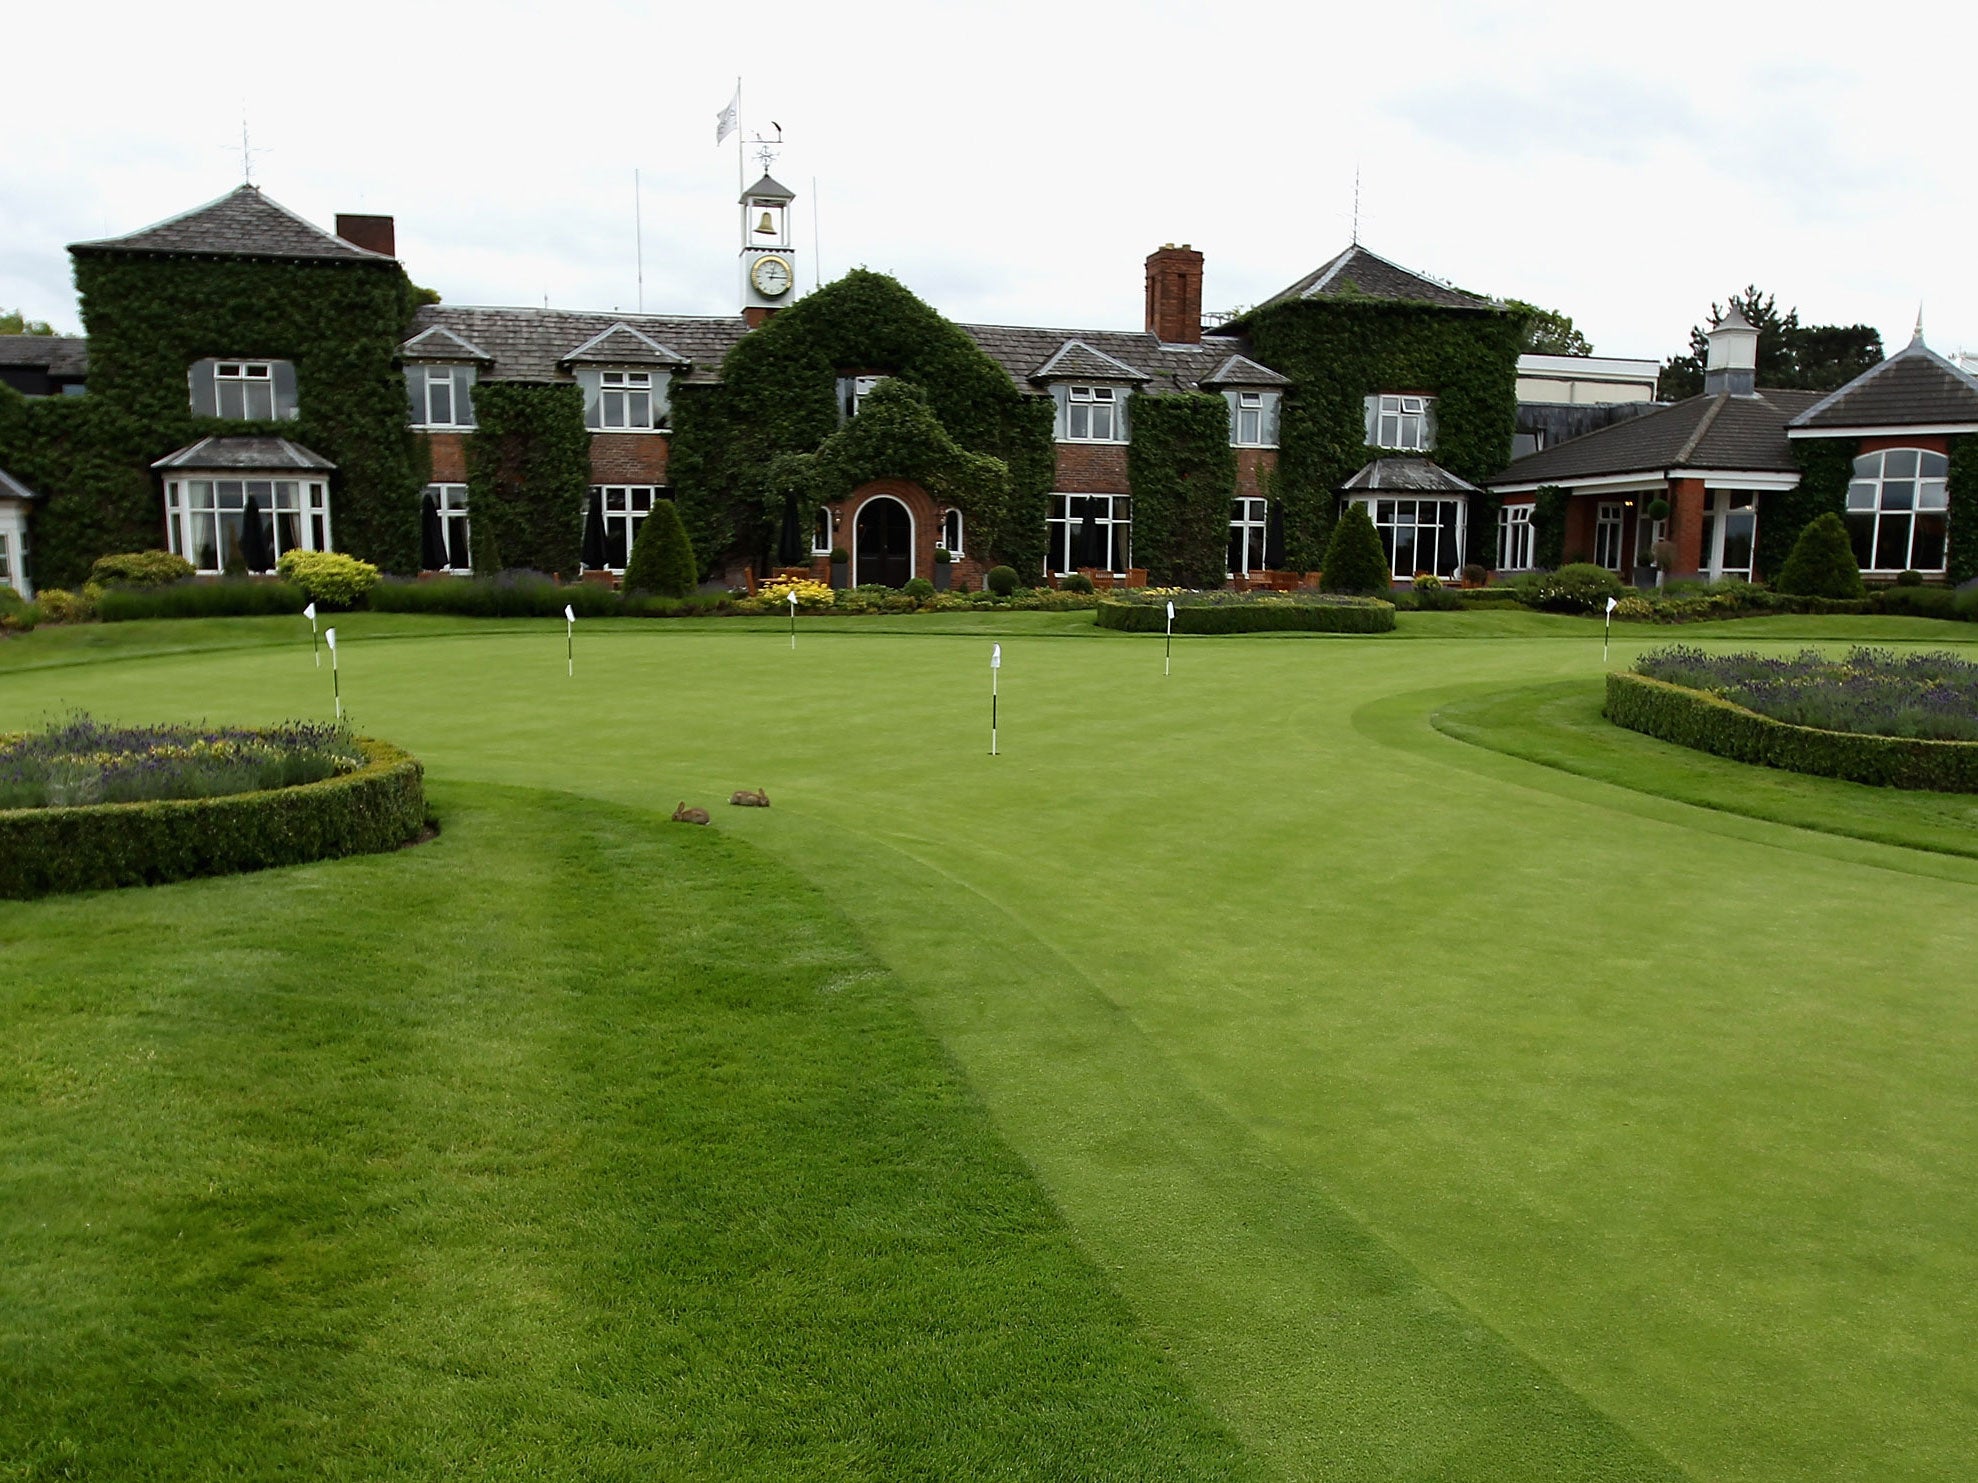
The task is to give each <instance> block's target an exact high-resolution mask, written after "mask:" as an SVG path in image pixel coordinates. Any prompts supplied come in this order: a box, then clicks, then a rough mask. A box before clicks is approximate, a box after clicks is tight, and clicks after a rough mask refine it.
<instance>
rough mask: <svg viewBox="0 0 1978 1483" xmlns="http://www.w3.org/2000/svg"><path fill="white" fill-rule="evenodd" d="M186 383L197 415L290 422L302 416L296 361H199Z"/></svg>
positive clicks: (236, 419) (244, 420)
mask: <svg viewBox="0 0 1978 1483" xmlns="http://www.w3.org/2000/svg"><path fill="white" fill-rule="evenodd" d="M186 381H187V383H188V385H189V387H190V389H191V393H192V410H193V413H194V414H195V415H196V416H200V417H225V418H227V419H228V420H230V421H235V422H287V421H291V420H293V419H294V418H295V417H297V416H298V415H300V407H299V406H298V404H297V401H296V394H295V362H294V361H288V360H223V359H210V360H196V361H194V362H193V363H192V368H191V369H190V370H189V371H188V372H187V373H186Z"/></svg>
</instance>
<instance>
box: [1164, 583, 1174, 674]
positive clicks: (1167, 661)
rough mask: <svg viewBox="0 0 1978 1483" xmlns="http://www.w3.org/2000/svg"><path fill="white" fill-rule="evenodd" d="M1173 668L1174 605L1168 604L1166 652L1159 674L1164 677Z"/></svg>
mask: <svg viewBox="0 0 1978 1483" xmlns="http://www.w3.org/2000/svg"><path fill="white" fill-rule="evenodd" d="M1173 666H1174V603H1173V602H1172V601H1170V602H1169V603H1168V652H1167V654H1166V655H1165V656H1164V657H1163V658H1162V660H1161V673H1162V674H1164V675H1166V674H1170V673H1172V671H1173Z"/></svg>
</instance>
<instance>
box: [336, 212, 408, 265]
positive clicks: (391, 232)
mask: <svg viewBox="0 0 1978 1483" xmlns="http://www.w3.org/2000/svg"><path fill="white" fill-rule="evenodd" d="M337 235H338V236H339V237H341V238H343V240H344V241H346V242H348V243H349V244H350V245H351V246H353V247H362V248H364V249H366V250H367V251H369V252H381V253H383V254H384V255H385V256H386V257H397V256H398V234H397V230H396V228H395V227H394V225H393V223H392V219H391V218H390V217H389V216H353V215H350V214H348V213H346V212H342V211H339V212H338V213H337Z"/></svg>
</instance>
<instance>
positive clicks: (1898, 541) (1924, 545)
mask: <svg viewBox="0 0 1978 1483" xmlns="http://www.w3.org/2000/svg"><path fill="white" fill-rule="evenodd" d="M1949 477H1950V460H1949V459H1947V458H1945V457H1944V455H1943V454H1941V453H1932V452H1931V451H1930V450H1928V449H1926V448H1885V449H1883V450H1882V451H1881V452H1879V453H1864V454H1862V455H1861V457H1859V458H1857V459H1856V460H1855V461H1854V478H1853V481H1852V482H1851V483H1849V485H1848V496H1847V526H1848V536H1849V538H1850V539H1851V540H1852V541H1853V542H1854V559H1855V561H1856V563H1857V564H1859V566H1860V567H1861V569H1862V570H1863V571H1864V572H1903V571H1917V572H1941V571H1943V570H1944V568H1945V555H1946V551H1947V547H1948V544H1949V543H1948V540H1947V535H1948V528H1949V520H1950V499H1949V495H1948V493H1947V486H1946V480H1948V478H1949Z"/></svg>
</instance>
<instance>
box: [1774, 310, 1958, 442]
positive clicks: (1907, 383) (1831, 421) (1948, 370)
mask: <svg viewBox="0 0 1978 1483" xmlns="http://www.w3.org/2000/svg"><path fill="white" fill-rule="evenodd" d="M1851 427H1888V428H1898V427H1956V428H1964V427H1971V428H1978V379H1974V378H1973V377H1971V376H1970V375H1969V374H1967V373H1966V372H1964V371H1960V370H1959V369H1958V368H1957V367H1956V366H1954V365H1952V364H1951V363H1950V362H1949V361H1947V360H1945V359H1944V358H1943V357H1942V356H1941V355H1939V354H1937V352H1936V351H1934V350H1932V349H1931V348H1930V347H1929V346H1927V345H1925V344H1924V343H1923V338H1922V336H1921V335H1918V336H1917V338H1915V339H1914V340H1911V341H1910V342H1909V344H1908V345H1907V346H1905V347H1904V348H1903V349H1901V350H1899V351H1897V352H1896V353H1895V354H1894V355H1892V356H1890V357H1889V358H1888V359H1887V360H1885V361H1883V362H1882V363H1881V364H1880V365H1876V366H1870V367H1869V368H1868V369H1867V370H1865V371H1863V372H1862V373H1861V374H1860V375H1859V376H1857V377H1855V378H1854V380H1852V381H1850V382H1848V384H1847V385H1846V386H1843V387H1842V388H1841V389H1840V390H1839V391H1836V392H1833V393H1832V394H1830V395H1828V396H1825V397H1822V398H1821V399H1820V400H1819V401H1818V402H1816V403H1814V405H1812V406H1811V407H1808V408H1807V409H1806V410H1805V411H1804V412H1802V413H1800V414H1799V416H1797V417H1795V418H1794V419H1793V421H1792V427H1791V429H1790V430H1789V431H1788V433H1787V436H1788V437H1796V438H1797V437H1812V436H1815V435H1817V434H1819V433H1822V432H1828V431H1833V430H1838V429H1840V428H1851Z"/></svg>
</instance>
